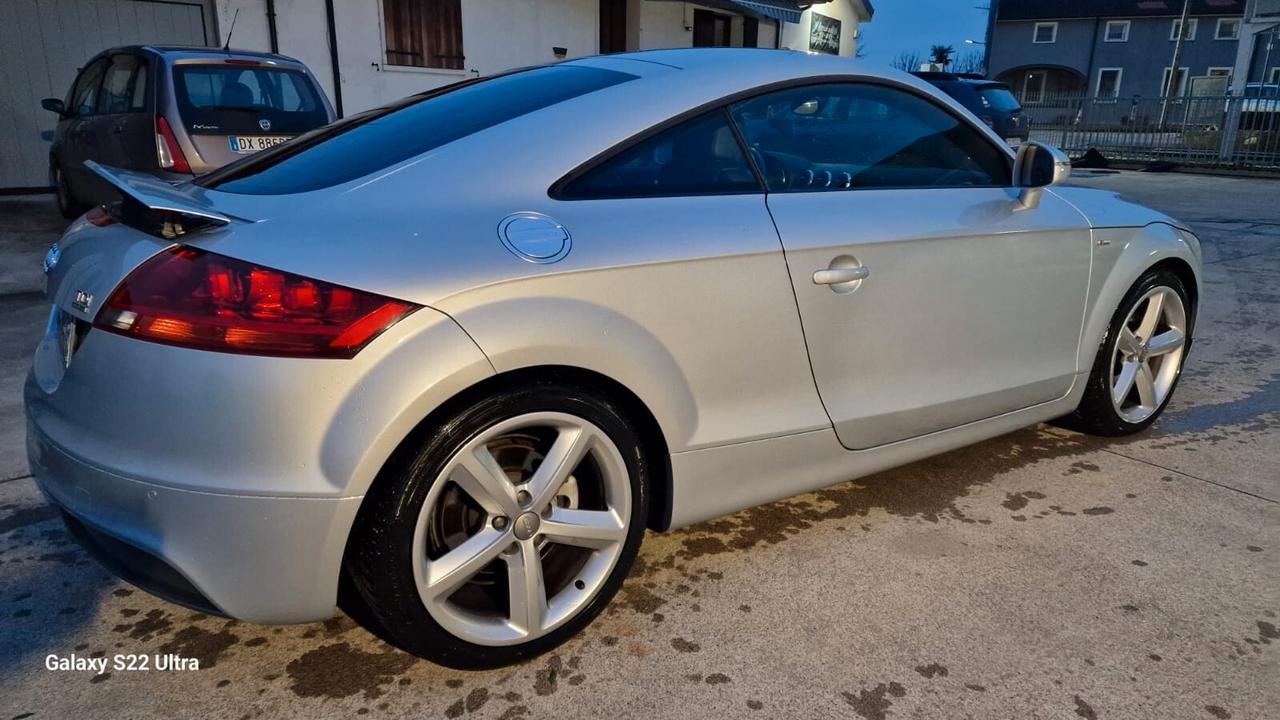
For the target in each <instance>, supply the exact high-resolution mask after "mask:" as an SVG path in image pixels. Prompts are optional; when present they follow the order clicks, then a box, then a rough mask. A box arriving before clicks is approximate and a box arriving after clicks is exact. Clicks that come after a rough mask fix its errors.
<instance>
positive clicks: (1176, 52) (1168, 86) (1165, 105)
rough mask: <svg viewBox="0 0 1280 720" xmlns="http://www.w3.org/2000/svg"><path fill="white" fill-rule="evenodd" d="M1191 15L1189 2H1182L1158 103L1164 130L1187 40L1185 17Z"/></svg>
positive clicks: (1187, 0) (1161, 125) (1186, 0)
mask: <svg viewBox="0 0 1280 720" xmlns="http://www.w3.org/2000/svg"><path fill="white" fill-rule="evenodd" d="M1190 14H1191V0H1182V19H1181V20H1179V21H1178V40H1177V42H1175V43H1174V44H1173V66H1172V67H1170V68H1169V80H1168V82H1166V83H1165V84H1164V92H1163V93H1162V95H1163V96H1164V99H1163V100H1162V101H1161V102H1160V124H1159V125H1157V127H1159V128H1160V129H1161V130H1164V122H1165V119H1166V118H1167V117H1168V115H1169V97H1170V96H1171V95H1173V92H1174V88H1176V87H1177V85H1178V64H1179V63H1181V62H1182V43H1183V42H1184V41H1185V40H1186V39H1187V16H1188V15H1190Z"/></svg>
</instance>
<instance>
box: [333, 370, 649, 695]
mask: <svg viewBox="0 0 1280 720" xmlns="http://www.w3.org/2000/svg"><path fill="white" fill-rule="evenodd" d="M545 411H550V412H560V413H567V414H570V415H575V416H577V417H580V418H582V419H585V420H587V421H589V422H591V423H593V424H594V425H595V426H596V427H598V428H600V429H601V430H602V431H604V433H605V434H607V435H608V436H609V439H610V440H612V441H613V443H614V444H615V445H616V446H617V448H618V450H619V451H620V452H621V454H622V456H623V460H624V462H625V465H626V469H627V472H628V475H629V485H630V489H631V512H630V519H629V524H628V527H627V534H626V539H625V541H624V544H623V548H622V551H621V554H620V556H619V557H618V559H617V562H616V563H615V565H614V567H613V569H612V571H611V572H610V573H609V575H608V576H607V578H606V579H605V581H604V582H603V584H602V585H601V586H600V589H599V591H598V592H597V593H596V595H595V597H594V598H592V599H591V600H589V601H588V602H587V603H586V604H585V605H584V606H583V607H582V608H581V609H580V610H579V611H578V613H577V615H575V616H574V617H572V618H571V619H570V620H568V621H567V622H566V623H565V624H563V625H561V626H560V627H558V628H556V629H555V630H553V631H551V632H550V633H548V634H546V635H544V636H542V637H539V638H536V639H534V640H531V641H528V642H526V643H524V644H519V645H508V646H488V645H479V644H474V643H471V642H467V641H466V640H463V639H460V638H458V637H456V636H454V635H453V634H451V633H450V632H449V631H447V630H446V629H445V628H444V627H442V626H441V625H440V624H439V623H438V622H436V620H435V619H434V618H433V617H432V616H431V614H430V612H428V610H427V608H426V606H425V605H424V604H423V602H422V601H421V599H420V597H419V595H418V590H417V585H416V583H415V581H414V574H413V569H412V555H411V553H412V543H413V537H414V530H415V526H416V523H417V519H418V515H419V512H420V510H421V508H422V505H423V503H424V502H425V501H426V498H427V493H428V491H429V490H430V488H431V486H432V485H433V484H434V482H435V481H436V478H437V476H438V475H439V474H440V473H441V472H442V470H443V466H444V465H445V464H446V463H447V462H448V461H449V459H450V458H451V457H452V456H453V455H454V453H455V452H457V451H458V449H459V448H461V447H463V446H464V445H465V444H466V443H467V441H468V440H470V439H471V438H473V437H475V436H476V435H477V434H479V433H481V432H482V431H484V430H485V429H487V428H490V427H492V426H493V425H495V424H497V423H499V422H501V421H503V420H506V419H508V418H512V417H516V416H518V415H523V414H525V413H532V412H545ZM650 467H651V463H650V461H649V459H648V458H647V457H646V455H645V452H644V448H643V447H642V445H641V440H640V436H639V435H638V434H637V433H636V431H635V430H633V429H632V424H631V422H630V420H629V419H628V418H627V416H626V414H625V413H624V411H623V407H622V406H621V405H620V404H618V403H617V402H615V401H614V400H613V399H611V398H609V397H608V396H607V395H605V394H603V393H596V392H584V391H583V388H581V387H576V386H574V385H570V384H567V383H564V382H561V381H556V380H539V381H535V382H531V383H527V384H524V385H521V386H519V387H511V388H507V389H502V390H498V391H495V392H493V393H492V394H490V395H488V396H486V397H484V398H483V399H480V400H478V401H474V402H469V403H464V404H463V406H461V407H460V408H454V409H453V411H452V412H451V413H450V416H449V417H447V418H444V419H443V421H441V422H438V423H434V422H433V423H431V427H426V428H423V429H421V432H419V433H417V434H416V436H415V437H412V438H410V440H408V441H406V442H405V444H404V445H403V446H402V447H401V449H400V450H398V451H397V452H396V453H395V454H394V456H393V457H392V458H391V460H390V461H388V463H387V465H386V467H384V468H383V470H382V472H381V473H380V474H379V476H378V478H377V480H376V481H375V482H374V484H373V486H372V488H371V489H370V491H369V493H368V494H367V495H366V496H365V499H364V502H363V503H362V505H361V508H360V512H359V514H358V515H357V518H356V522H355V525H354V527H353V529H352V533H351V536H350V538H349V540H348V542H347V550H346V557H345V559H344V564H345V574H346V578H345V579H346V581H347V583H348V587H349V588H350V592H348V593H347V597H346V602H347V603H348V604H350V603H353V602H354V603H357V604H358V607H347V606H345V605H344V609H346V610H347V611H348V614H349V615H351V616H352V617H353V618H356V619H357V620H358V621H361V622H362V624H364V625H365V626H366V627H368V628H369V629H370V630H371V631H372V632H374V633H375V634H377V635H378V636H379V637H381V638H383V639H384V640H387V641H388V642H390V643H392V644H394V645H396V646H398V647H400V648H401V649H403V650H405V651H407V652H410V653H412V654H414V655H417V656H419V657H422V658H425V659H427V660H430V661H432V662H435V663H438V664H441V665H445V666H448V667H452V668H457V669H468V670H477V669H486V668H495V667H501V666H504V665H511V664H514V663H518V662H522V661H525V660H528V659H530V658H533V657H536V656H538V655H541V654H542V653H545V652H547V651H548V650H551V649H553V648H555V647H556V646H558V645H560V644H562V643H563V642H565V641H566V640H568V639H569V638H571V637H572V636H573V635H575V634H576V633H577V632H578V631H580V630H581V629H582V628H584V627H585V626H586V625H588V624H589V623H590V622H591V621H592V620H593V619H595V617H596V616H597V615H599V614H600V612H601V611H603V610H604V608H605V607H606V606H608V604H609V601H610V600H611V599H612V598H613V596H614V595H615V594H616V593H617V591H618V588H619V587H620V586H621V585H622V582H623V580H624V579H625V578H626V576H627V573H628V572H629V571H630V569H631V566H632V563H633V562H634V560H635V557H636V553H637V551H638V550H639V548H640V543H641V541H642V539H643V537H644V532H645V525H646V523H645V520H646V518H647V517H648V511H649V487H648V485H649V480H650V477H651V470H650Z"/></svg>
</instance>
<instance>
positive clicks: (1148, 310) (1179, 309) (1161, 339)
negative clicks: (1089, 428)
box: [1111, 286, 1187, 424]
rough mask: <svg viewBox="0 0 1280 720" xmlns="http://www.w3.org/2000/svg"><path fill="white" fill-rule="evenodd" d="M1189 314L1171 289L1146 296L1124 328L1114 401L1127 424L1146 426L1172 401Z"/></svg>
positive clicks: (1114, 369)
mask: <svg viewBox="0 0 1280 720" xmlns="http://www.w3.org/2000/svg"><path fill="white" fill-rule="evenodd" d="M1186 343H1187V311H1186V307H1185V306H1184V305H1183V303H1182V298H1181V297H1180V296H1179V295H1178V293H1177V292H1176V291H1175V290H1174V289H1173V288H1170V287H1166V286H1158V287H1154V288H1152V289H1150V290H1148V291H1147V292H1146V294H1144V295H1143V296H1142V297H1141V298H1140V299H1139V300H1138V302H1137V303H1135V304H1134V306H1133V309H1131V310H1130V311H1129V316H1128V317H1126V318H1125V321H1124V323H1122V324H1121V325H1120V335H1119V337H1118V338H1117V339H1116V345H1115V350H1114V354H1113V356H1112V362H1111V403H1112V405H1113V407H1115V410H1116V413H1117V414H1119V415H1120V417H1121V418H1123V419H1124V420H1125V421H1126V422H1129V423H1134V424H1137V423H1141V422H1143V421H1144V420H1146V419H1147V418H1149V417H1151V416H1152V415H1153V414H1155V412H1156V411H1157V410H1158V409H1159V408H1160V407H1161V406H1162V405H1163V404H1164V402H1165V400H1166V399H1168V397H1169V393H1170V392H1171V391H1172V390H1173V385H1174V383H1175V382H1176V381H1177V379H1178V373H1179V372H1180V371H1181V369H1182V359H1183V355H1184V353H1185V350H1186Z"/></svg>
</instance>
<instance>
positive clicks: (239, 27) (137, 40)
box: [0, 0, 874, 191]
mask: <svg viewBox="0 0 1280 720" xmlns="http://www.w3.org/2000/svg"><path fill="white" fill-rule="evenodd" d="M873 12H874V8H873V6H872V2H871V0H699V2H697V3H694V2H680V1H677V0H163V2H160V1H157V0H72V1H71V2H58V3H55V2H50V1H49V0H6V3H5V15H6V20H5V22H4V23H0V131H2V132H4V133H5V134H6V142H4V143H0V191H3V190H5V189H10V190H12V189H14V188H35V187H43V186H46V185H47V184H48V179H47V171H48V164H47V163H48V160H47V158H48V141H49V140H50V138H51V131H52V129H53V125H54V120H55V118H54V116H53V115H51V114H50V113H48V112H46V111H44V110H41V109H40V99H41V98H44V97H61V96H63V95H64V94H65V93H66V92H67V88H68V87H69V86H70V85H71V82H72V80H73V78H74V77H75V74H76V71H77V69H78V68H79V66H80V65H82V64H83V63H84V62H85V61H86V60H88V59H89V57H91V56H92V55H93V54H94V53H96V52H98V51H99V50H102V49H104V48H108V47H112V46H117V45H127V44H184V45H203V46H221V45H223V44H224V43H226V42H227V36H228V34H230V35H231V39H230V45H231V47H235V48H242V49H247V50H261V51H276V52H280V53H283V54H285V55H289V56H292V57H295V58H298V59H299V60H302V61H303V62H305V63H306V64H307V65H308V66H309V67H311V69H312V71H313V72H314V73H315V75H316V77H317V78H318V79H319V80H320V82H321V84H322V85H323V86H324V90H325V92H326V93H328V94H329V97H330V98H331V99H332V100H333V102H334V105H335V107H336V108H339V111H340V113H341V114H344V115H350V114H352V113H355V112H359V111H361V110H365V109H368V108H371V107H376V106H378V105H382V104H384V103H386V102H388V101H391V100H393V99H395V98H398V97H402V96H404V95H408V94H411V93H415V92H419V91H422V90H426V89H430V88H433V87H438V86H441V85H445V84H448V83H451V82H456V81H458V80H460V79H463V78H466V77H471V76H476V75H488V74H492V73H495V72H500V71H502V70H506V69H509V68H514V67H522V66H527V65H537V64H541V63H547V62H554V61H556V60H560V59H566V58H574V57H580V56H584V55H594V54H597V53H609V52H621V51H630V50H644V49H656V48H666V47H695V46H732V47H769V48H773V47H781V48H792V49H796V50H804V51H813V52H826V53H833V54H839V55H846V56H853V55H854V54H855V53H856V51H857V43H858V35H859V31H860V26H861V24H862V23H864V22H868V21H869V20H871V17H872V14H873ZM233 25H234V29H233Z"/></svg>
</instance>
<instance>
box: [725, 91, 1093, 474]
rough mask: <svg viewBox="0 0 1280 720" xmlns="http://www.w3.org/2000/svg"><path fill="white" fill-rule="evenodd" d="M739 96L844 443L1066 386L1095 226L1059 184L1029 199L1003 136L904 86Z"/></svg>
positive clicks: (739, 114)
mask: <svg viewBox="0 0 1280 720" xmlns="http://www.w3.org/2000/svg"><path fill="white" fill-rule="evenodd" d="M732 113H733V116H734V118H735V120H736V121H737V123H738V125H739V127H740V128H741V130H742V132H743V133H744V135H745V136H746V140H747V142H748V144H749V146H750V148H751V150H752V153H753V156H754V157H755V159H756V161H757V164H759V165H761V166H762V170H763V172H764V174H765V175H766V180H767V183H768V187H769V194H768V197H767V203H768V206H769V211H770V213H771V214H772V216H773V220H774V223H775V225H776V227H777V229H778V233H779V235H780V237H781V239H782V243H783V247H784V250H785V254H786V258H787V263H788V267H789V272H790V274H791V279H792V283H793V286H794V288H795V295H796V302H797V304H798V306H799V310H800V315H801V321H802V324H803V328H804V333H805V340H806V343H807V345H808V350H809V357H810V361H811V365H812V368H813V374H814V379H815V381H816V383H817V386H818V391H819V393H820V395H821V397H822V401H823V404H824V406H825V407H826V409H827V412H828V414H829V415H830V417H831V420H832V423H833V425H834V426H835V429H836V432H837V435H838V436H839V438H840V441H841V443H842V444H844V445H845V446H846V447H848V448H851V449H864V448H871V447H875V446H878V445H883V444H886V443H891V442H895V441H899V440H904V439H907V438H912V437H916V436H920V435H924V434H928V433H931V432H935V431H938V430H943V429H946V428H950V427H955V426H958V425H962V424H965V423H969V422H973V421H976V420H981V419H984V418H988V417H993V416H996V415H1000V414H1003V413H1007V412H1011V411H1014V410H1018V409H1020V408H1025V407H1029V406H1032V405H1036V404H1039V403H1043V402H1046V401H1049V400H1053V399H1055V398H1058V397H1061V396H1062V395H1064V394H1065V393H1066V392H1067V391H1068V390H1069V389H1070V387H1071V384H1072V382H1073V380H1074V378H1075V374H1076V373H1077V371H1078V370H1079V368H1077V367H1076V365H1077V362H1076V358H1077V353H1076V350H1077V346H1078V343H1079V338H1080V330H1081V324H1082V318H1083V313H1084V307H1085V301H1086V297H1085V296H1086V293H1087V291H1088V277H1089V263H1090V254H1091V248H1090V238H1089V232H1088V228H1087V226H1086V223H1085V221H1084V218H1083V217H1082V216H1081V214H1080V213H1079V212H1077V211H1076V210H1075V209H1074V208H1072V207H1071V206H1070V205H1068V204H1067V203H1066V202H1064V201H1062V200H1060V199H1059V198H1057V197H1055V196H1054V195H1053V194H1052V193H1045V194H1044V197H1043V201H1042V202H1041V203H1040V204H1039V207H1037V208H1035V209H1027V208H1026V207H1024V206H1023V205H1022V204H1021V203H1020V202H1019V201H1018V192H1017V191H1016V190H1015V189H1014V188H1012V187H1010V185H1011V179H1010V178H1011V158H1010V157H1009V154H1008V151H1007V150H1005V149H1003V148H1000V147H998V146H997V144H996V143H995V142H994V141H993V140H992V139H991V138H989V137H988V136H987V135H986V134H985V133H982V132H980V131H979V130H977V129H976V127H975V126H974V125H972V124H970V121H969V120H967V119H964V118H962V117H960V116H959V115H958V114H957V113H955V112H953V111H952V110H951V109H950V108H948V107H947V106H945V105H944V104H942V103H940V102H938V101H936V100H933V99H931V98H928V97H927V96H925V95H924V94H923V93H918V91H916V90H914V89H910V88H906V87H898V86H889V85H883V84H871V83H835V84H825V85H813V86H807V87H796V88H790V89H786V90H782V91H778V92H774V93H770V94H768V95H764V96H761V97H757V98H753V99H751V100H748V101H745V102H742V103H739V104H737V105H735V106H734V107H733V108H732Z"/></svg>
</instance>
